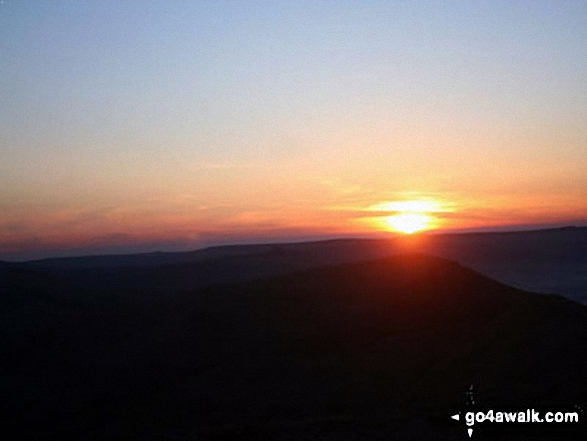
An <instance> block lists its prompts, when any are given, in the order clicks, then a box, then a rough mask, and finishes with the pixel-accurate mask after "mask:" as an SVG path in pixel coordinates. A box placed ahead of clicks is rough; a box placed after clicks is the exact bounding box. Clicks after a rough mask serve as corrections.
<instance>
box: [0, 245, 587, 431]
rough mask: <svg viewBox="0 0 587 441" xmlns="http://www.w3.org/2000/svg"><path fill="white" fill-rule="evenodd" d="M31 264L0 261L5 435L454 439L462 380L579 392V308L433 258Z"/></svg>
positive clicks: (510, 391) (488, 393)
mask: <svg viewBox="0 0 587 441" xmlns="http://www.w3.org/2000/svg"><path fill="white" fill-rule="evenodd" d="M363 245H364V244H363ZM263 253H272V254H275V255H281V254H282V250H280V249H279V248H271V247H269V248H266V249H263V251H262V253H261V255H263ZM143 257H144V256H143ZM223 258H224V259H226V258H230V259H241V258H243V257H242V256H238V255H237V256H230V257H226V256H225V257H223ZM311 260H312V256H311V255H310V256H309V257H308V261H311ZM243 262H244V263H243ZM243 262H241V264H245V263H246V260H244V261H243ZM251 262H254V260H252V261H249V265H253V263H251ZM181 265H182V264H180V265H179V267H180V268H182V266H181ZM253 266H254V265H253ZM253 266H251V267H253ZM39 268H40V267H36V268H35V267H34V266H31V265H29V264H1V266H0V289H1V291H2V293H3V295H2V304H1V305H2V311H1V323H2V325H1V328H0V329H1V332H2V335H1V339H2V354H3V360H4V362H3V366H2V373H1V375H2V377H1V378H2V383H1V385H0V387H1V389H0V390H1V393H2V404H1V405H2V408H1V409H0V410H1V411H2V418H3V427H4V428H5V433H7V434H10V435H13V436H14V437H15V438H19V439H34V438H35V437H40V438H55V437H74V438H77V439H113V438H121V439H136V438H139V439H242V438H251V439H352V440H354V439H407V440H411V439H414V440H416V439H463V436H464V429H463V427H462V426H460V425H454V424H451V420H450V419H449V418H448V416H449V415H450V414H451V413H452V412H453V411H454V409H455V408H457V407H458V406H459V405H460V404H461V403H462V401H463V392H464V391H465V390H466V389H467V387H468V386H469V385H470V384H471V383H473V384H475V385H476V387H477V389H478V393H479V397H480V400H482V401H485V402H487V403H514V404H521V403H524V404H530V403H534V404H540V403H554V404H557V403H562V404H565V405H567V404H574V403H584V402H585V401H586V398H587V382H586V381H585V372H587V352H586V351H585V347H586V345H587V310H586V309H585V307H584V306H582V305H580V304H577V303H574V302H571V301H569V300H566V299H564V298H562V297H558V296H554V295H538V294H530V293H526V292H523V291H520V290H517V289H514V288H510V287H508V286H505V285H502V284H500V283H497V282H494V281H492V280H490V279H488V278H486V277H484V276H482V275H481V274H478V273H475V272H473V271H471V270H469V269H466V268H464V267H462V266H460V265H458V264H455V263H453V262H450V261H447V260H444V259H440V258H434V257H428V256H424V255H419V254H417V255H398V256H394V257H389V258H383V259H377V260H372V261H365V262H355V263H347V264H337V265H330V266H322V267H319V268H312V269H307V270H304V271H294V272H290V273H288V274H282V275H272V272H273V270H270V269H266V270H265V271H266V273H265V276H264V277H258V278H257V279H256V280H239V277H238V274H237V275H236V276H235V277H234V278H233V279H232V281H231V280H228V281H224V283H217V282H218V281H220V280H221V279H222V278H221V277H219V276H218V274H219V273H214V274H213V275H214V277H216V279H214V280H216V283H211V282H210V283H208V284H204V283H201V284H200V285H198V286H195V285H194V287H193V288H190V289H188V288H183V289H182V288H181V286H177V285H176V284H177V283H178V279H177V278H176V277H179V276H178V274H179V275H181V277H186V278H187V277H188V276H187V272H184V273H182V272H181V271H180V272H177V271H178V269H177V268H178V267H177V266H170V267H166V266H165V265H160V264H153V265H152V266H151V268H150V270H149V271H148V272H147V271H145V270H144V269H141V271H145V272H144V274H145V277H151V278H152V279H151V280H150V281H149V284H151V288H150V289H147V288H145V287H141V286H140V285H139V284H136V285H133V284H132V283H126V282H125V283H126V284H125V283H118V282H117V283H113V284H112V286H113V287H112V288H111V289H106V288H104V286H101V287H100V288H99V289H98V288H96V286H98V285H95V284H94V281H95V276H96V274H97V273H92V270H91V268H92V267H91V266H90V267H88V268H89V269H88V268H86V270H85V271H86V274H87V277H88V279H87V280H85V282H84V279H83V277H81V276H80V274H83V273H79V272H78V273H75V274H74V273H71V274H70V276H69V277H67V276H65V275H64V273H63V272H59V271H53V272H50V271H48V270H47V269H46V268H45V269H43V270H41V269H39ZM204 268H206V267H205V266H204ZM209 268H211V267H209ZM217 268H218V267H217ZM129 271H130V270H129ZM133 271H134V270H133ZM200 271H201V272H200V273H198V272H196V273H195V274H194V277H195V275H201V274H203V275H204V276H205V275H206V271H204V270H201V269H200ZM259 272H261V271H260V270H259ZM112 274H115V273H112ZM122 274H123V276H122V277H124V273H123V272H122ZM243 274H245V271H244V270H243ZM133 277H134V276H133ZM210 278H211V279H210V280H212V279H213V277H212V276H210ZM245 278H246V277H245ZM107 283H110V282H108V281H107ZM180 284H181V283H180ZM173 287H175V288H173ZM504 439H511V438H504ZM519 439H527V438H519ZM537 439H557V438H548V437H545V438H537ZM559 439H560V438H559Z"/></svg>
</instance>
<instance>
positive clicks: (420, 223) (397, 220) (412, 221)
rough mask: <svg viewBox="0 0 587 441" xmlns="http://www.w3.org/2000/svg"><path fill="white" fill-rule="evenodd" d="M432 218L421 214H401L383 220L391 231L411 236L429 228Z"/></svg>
mask: <svg viewBox="0 0 587 441" xmlns="http://www.w3.org/2000/svg"><path fill="white" fill-rule="evenodd" d="M431 221H432V217H431V216H429V215H427V214H422V213H403V214H396V215H394V216H388V217H386V218H384V222H385V224H386V225H387V226H388V227H389V228H390V229H391V230H393V231H397V232H400V233H403V234H413V233H417V232H420V231H425V230H428V229H429V228H430V223H431Z"/></svg>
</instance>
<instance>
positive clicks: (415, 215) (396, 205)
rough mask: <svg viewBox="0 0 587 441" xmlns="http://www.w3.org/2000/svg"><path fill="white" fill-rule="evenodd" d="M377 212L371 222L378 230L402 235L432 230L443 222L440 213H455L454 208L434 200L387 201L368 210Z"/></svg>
mask: <svg viewBox="0 0 587 441" xmlns="http://www.w3.org/2000/svg"><path fill="white" fill-rule="evenodd" d="M368 210H369V211H371V212H377V215H376V216H375V217H371V218H370V222H371V224H372V225H373V226H375V227H376V228H377V229H380V230H385V231H391V232H396V233H402V234H414V233H419V232H421V231H427V230H432V229H435V228H437V227H438V225H439V223H440V222H441V219H440V215H439V213H444V212H449V211H453V207H452V206H451V205H450V204H448V203H446V202H444V201H438V200H434V199H430V198H427V199H414V200H403V201H385V202H380V203H378V204H375V205H371V206H370V207H369V208H368Z"/></svg>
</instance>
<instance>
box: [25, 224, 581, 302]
mask: <svg viewBox="0 0 587 441" xmlns="http://www.w3.org/2000/svg"><path fill="white" fill-rule="evenodd" d="M415 251H417V252H420V253H425V254H429V255H434V256H438V257H444V258H447V259H450V260H453V261H456V262H458V263H460V264H461V265H463V266H466V267H468V268H471V269H474V270H476V271H479V272H481V273H482V274H484V275H486V276H488V277H490V278H492V279H495V280H498V281H500V282H502V283H505V284H507V285H511V286H515V287H517V288H520V289H523V290H528V291H532V292H541V293H546V294H560V295H564V296H566V297H568V298H570V299H573V300H577V301H581V302H583V303H587V228H585V227H582V228H574V227H572V228H558V229H549V230H537V231H518V232H506V233H469V234H439V235H428V236H421V237H420V238H417V237H416V238H395V239H339V240H327V241H321V242H307V243H290V244H266V245H238V246H221V247H213V248H208V249H204V250H198V251H191V252H181V253H147V254H136V255H117V256H93V257H91V256H90V257H76V258H61V259H45V260H39V261H33V262H27V263H26V265H27V266H29V267H30V268H34V269H36V270H39V271H46V272H50V273H54V274H58V275H60V276H63V277H67V278H69V279H72V280H78V281H80V283H83V284H87V283H88V282H91V284H92V285H93V286H100V287H102V288H104V289H116V288H121V287H122V288H125V289H129V288H134V289H139V290H142V291H144V290H149V291H152V290H163V291H166V292H168V291H170V290H184V291H186V290H187V291H189V290H193V289H198V288H200V287H202V286H206V285H212V284H217V283H221V282H222V283H226V282H233V283H236V282H242V281H246V280H254V279H256V278H262V277H269V276H277V275H280V274H287V273H291V272H293V271H299V270H303V269H310V268H320V267H323V266H326V265H337V264H343V263H351V262H360V261H366V260H372V259H377V258H382V257H388V256H391V255H397V254H401V253H405V252H415Z"/></svg>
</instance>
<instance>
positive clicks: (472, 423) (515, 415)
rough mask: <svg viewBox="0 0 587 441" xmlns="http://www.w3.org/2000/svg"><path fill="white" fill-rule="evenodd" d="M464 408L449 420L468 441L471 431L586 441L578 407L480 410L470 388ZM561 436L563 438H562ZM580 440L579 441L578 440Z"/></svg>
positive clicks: (471, 435) (508, 407)
mask: <svg viewBox="0 0 587 441" xmlns="http://www.w3.org/2000/svg"><path fill="white" fill-rule="evenodd" d="M465 396H466V399H465V405H464V406H463V409H462V410H461V411H460V412H457V413H455V414H453V415H451V418H452V419H453V420H455V421H458V422H460V423H462V424H464V425H465V427H466V431H467V434H468V435H469V438H472V437H473V433H474V431H477V432H481V433H496V432H497V431H508V432H512V431H515V432H524V433H526V434H529V433H528V432H536V431H539V432H540V433H541V434H546V433H553V434H554V432H558V433H559V435H561V436H565V439H573V438H574V436H573V435H578V434H579V433H582V434H583V436H585V437H586V438H585V439H587V432H585V431H584V429H585V427H586V425H585V423H584V421H583V420H584V418H583V408H582V407H581V406H577V405H574V406H570V407H569V406H558V409H553V408H548V409H547V408H546V407H545V408H525V409H520V408H515V407H513V406H505V407H504V406H499V409H498V406H495V407H491V408H490V407H487V406H481V405H480V404H479V403H477V402H476V397H475V390H474V388H473V385H471V386H470V388H469V389H468V390H467V392H466V393H465ZM563 432H564V433H565V435H562V434H563ZM577 439H580V438H577Z"/></svg>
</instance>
